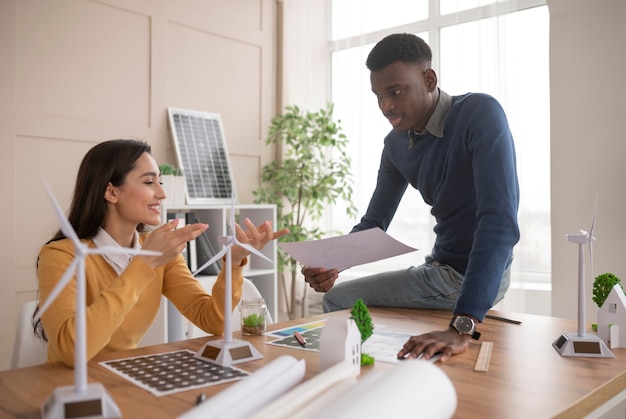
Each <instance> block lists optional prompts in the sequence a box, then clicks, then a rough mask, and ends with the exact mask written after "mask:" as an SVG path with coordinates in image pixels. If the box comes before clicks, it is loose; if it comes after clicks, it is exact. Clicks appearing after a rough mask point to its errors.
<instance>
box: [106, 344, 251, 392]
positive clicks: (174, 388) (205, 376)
mask: <svg viewBox="0 0 626 419" xmlns="http://www.w3.org/2000/svg"><path fill="white" fill-rule="evenodd" d="M194 354H195V352H192V351H188V350H182V351H176V352H166V353H161V354H153V355H144V356H138V357H133V358H125V359H117V360H113V361H104V362H100V365H102V366H104V367H106V368H108V369H109V370H111V371H113V372H114V373H116V374H118V375H120V376H122V377H123V378H125V379H127V380H128V381H130V382H132V383H133V384H135V385H137V386H139V387H141V388H143V389H144V390H146V391H149V392H151V393H152V394H154V395H155V396H165V395H168V394H172V393H176V392H179V391H186V390H191V389H194V388H200V387H207V386H212V385H215V384H222V383H226V382H229V381H235V380H239V379H240V378H243V377H245V376H247V375H249V374H248V373H247V372H246V371H243V370H240V369H238V368H233V367H224V366H221V365H217V364H212V363H208V362H204V361H200V360H199V359H196V358H194Z"/></svg>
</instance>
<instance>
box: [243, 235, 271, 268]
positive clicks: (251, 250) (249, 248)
mask: <svg viewBox="0 0 626 419" xmlns="http://www.w3.org/2000/svg"><path fill="white" fill-rule="evenodd" d="M234 242H235V244H236V245H237V246H239V247H243V248H244V249H246V250H247V251H248V252H250V253H254V254H255V255H257V256H259V257H261V258H262V259H265V260H266V261H268V262H270V263H271V262H272V260H271V259H270V258H268V257H267V256H265V255H264V254H263V253H261V252H260V251H259V250H257V249H256V248H254V247H253V246H251V245H249V244H247V243H241V242H240V241H238V240H237V239H236V238H235V239H234Z"/></svg>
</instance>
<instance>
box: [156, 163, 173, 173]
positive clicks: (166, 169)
mask: <svg viewBox="0 0 626 419" xmlns="http://www.w3.org/2000/svg"><path fill="white" fill-rule="evenodd" d="M159 170H160V171H161V175H173V174H174V171H175V170H176V169H175V168H174V166H172V165H171V164H167V163H163V164H160V165H159Z"/></svg>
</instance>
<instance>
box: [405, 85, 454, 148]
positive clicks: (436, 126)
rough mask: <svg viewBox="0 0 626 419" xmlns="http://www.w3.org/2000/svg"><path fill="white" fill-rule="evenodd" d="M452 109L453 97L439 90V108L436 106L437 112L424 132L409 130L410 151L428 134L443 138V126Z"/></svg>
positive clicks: (431, 117)
mask: <svg viewBox="0 0 626 419" xmlns="http://www.w3.org/2000/svg"><path fill="white" fill-rule="evenodd" d="M438 89H439V88H438ZM451 107H452V97H451V96H450V95H449V94H447V93H446V92H444V91H443V90H441V89H439V99H438V100H437V106H435V110H434V111H433V114H432V115H431V116H430V118H429V119H428V122H427V123H426V127H425V128H424V130H423V131H422V132H417V131H415V130H409V149H410V148H413V146H414V145H415V141H417V140H419V139H420V137H422V136H424V135H426V134H431V135H434V136H435V137H437V138H443V126H444V124H445V122H446V117H447V116H448V112H450V108H451Z"/></svg>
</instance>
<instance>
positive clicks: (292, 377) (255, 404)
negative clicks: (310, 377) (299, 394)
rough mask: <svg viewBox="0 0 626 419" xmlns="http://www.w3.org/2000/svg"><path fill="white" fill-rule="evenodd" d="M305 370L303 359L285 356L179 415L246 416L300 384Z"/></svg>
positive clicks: (184, 418)
mask: <svg viewBox="0 0 626 419" xmlns="http://www.w3.org/2000/svg"><path fill="white" fill-rule="evenodd" d="M305 369H306V364H305V362H304V360H303V359H301V360H300V361H298V360H297V359H295V358H294V357H292V356H289V355H282V356H280V357H278V358H276V359H275V360H273V361H272V362H270V363H269V364H267V365H266V366H264V367H263V368H261V369H259V370H258V371H256V372H254V373H253V374H251V375H250V376H248V377H246V378H245V379H242V380H240V381H238V382H237V383H235V384H233V385H232V386H230V387H228V388H227V389H225V390H222V391H221V392H219V393H217V394H216V395H214V396H213V397H211V398H210V399H208V400H207V401H205V402H203V403H202V404H200V405H198V406H195V407H193V408H191V409H190V410H188V411H187V412H185V413H184V414H182V415H181V416H179V418H180V419H204V418H218V417H222V418H229V419H239V418H241V419H243V418H246V417H248V416H250V415H251V414H252V413H253V412H255V411H257V410H259V409H260V408H262V407H263V406H265V405H267V404H269V403H270V402H271V401H272V400H274V399H275V398H277V397H280V396H281V395H283V394H284V393H286V392H287V391H288V390H290V389H291V388H293V387H295V386H296V385H297V384H298V383H300V381H302V379H303V378H304V373H305Z"/></svg>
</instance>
